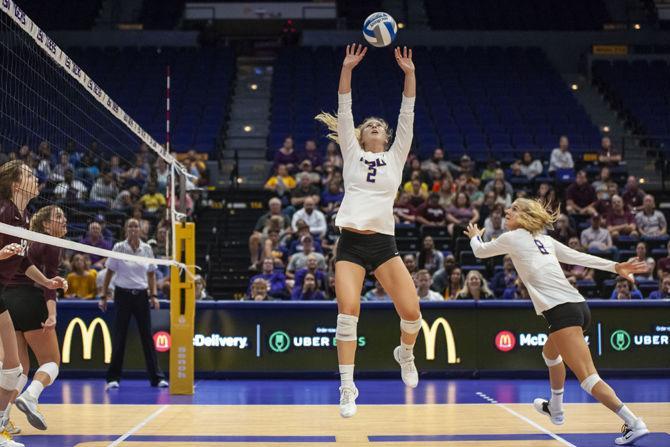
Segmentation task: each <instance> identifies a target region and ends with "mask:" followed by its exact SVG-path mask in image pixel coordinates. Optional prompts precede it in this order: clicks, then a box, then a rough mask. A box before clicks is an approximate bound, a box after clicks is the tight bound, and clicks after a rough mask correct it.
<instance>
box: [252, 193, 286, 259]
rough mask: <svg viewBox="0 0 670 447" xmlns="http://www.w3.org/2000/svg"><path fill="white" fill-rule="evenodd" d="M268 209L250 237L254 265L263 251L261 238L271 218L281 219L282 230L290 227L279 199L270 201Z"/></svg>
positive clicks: (275, 198)
mask: <svg viewBox="0 0 670 447" xmlns="http://www.w3.org/2000/svg"><path fill="white" fill-rule="evenodd" d="M268 208H269V211H268V212H267V213H265V214H263V215H262V216H261V217H259V218H258V220H257V221H256V226H255V227H254V231H253V233H252V234H251V236H249V256H250V259H251V264H252V265H254V264H255V263H256V262H258V256H259V253H260V251H261V243H262V241H261V237H262V235H263V234H262V231H263V229H264V228H265V226H266V225H267V222H268V221H269V220H270V218H271V217H272V216H278V217H280V218H281V220H282V225H281V230H286V229H288V228H289V226H290V221H289V219H288V217H286V215H285V214H284V213H283V212H282V205H281V200H279V199H278V198H277V197H273V198H271V199H270V200H269V201H268ZM278 233H279V232H278Z"/></svg>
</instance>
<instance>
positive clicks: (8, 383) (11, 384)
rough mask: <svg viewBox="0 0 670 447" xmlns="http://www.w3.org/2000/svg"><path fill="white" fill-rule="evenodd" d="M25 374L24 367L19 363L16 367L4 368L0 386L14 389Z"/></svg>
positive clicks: (6, 389) (0, 373)
mask: <svg viewBox="0 0 670 447" xmlns="http://www.w3.org/2000/svg"><path fill="white" fill-rule="evenodd" d="M22 375H23V367H22V366H21V365H20V364H19V366H17V367H16V368H10V369H3V370H2V371H0V388H2V389H3V390H5V391H14V390H15V389H16V386H17V385H18V384H19V380H21V376H22Z"/></svg>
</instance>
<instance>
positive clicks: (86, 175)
mask: <svg viewBox="0 0 670 447" xmlns="http://www.w3.org/2000/svg"><path fill="white" fill-rule="evenodd" d="M98 165H99V162H98V160H97V159H94V158H93V157H92V156H91V154H83V155H82V157H81V160H80V161H79V164H78V166H79V167H78V168H77V169H76V171H75V174H76V176H77V178H79V179H81V180H83V181H84V182H85V183H88V184H91V183H93V182H94V181H95V179H97V178H98V176H99V175H100V167H99V166H98Z"/></svg>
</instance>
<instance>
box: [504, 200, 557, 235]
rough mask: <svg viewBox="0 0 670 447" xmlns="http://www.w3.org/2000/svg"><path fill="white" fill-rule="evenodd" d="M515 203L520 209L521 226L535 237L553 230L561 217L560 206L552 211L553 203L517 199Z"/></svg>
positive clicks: (518, 219)
mask: <svg viewBox="0 0 670 447" xmlns="http://www.w3.org/2000/svg"><path fill="white" fill-rule="evenodd" d="M514 203H515V204H516V205H517V207H518V209H519V217H518V218H517V221H518V222H519V225H520V226H521V228H524V229H526V230H528V231H529V232H530V233H531V234H534V235H535V234H538V233H540V232H541V231H543V230H545V229H549V230H550V229H552V228H553V227H554V222H556V221H557V220H558V217H559V216H560V215H561V209H560V206H559V207H557V208H556V209H552V206H551V203H549V202H545V201H544V200H540V199H516V200H515V201H514Z"/></svg>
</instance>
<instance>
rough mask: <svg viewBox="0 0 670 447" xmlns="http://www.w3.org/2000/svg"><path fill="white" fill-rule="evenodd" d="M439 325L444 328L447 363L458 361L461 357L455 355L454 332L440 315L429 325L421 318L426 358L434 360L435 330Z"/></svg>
mask: <svg viewBox="0 0 670 447" xmlns="http://www.w3.org/2000/svg"><path fill="white" fill-rule="evenodd" d="M440 327H442V329H444V338H445V341H446V343H447V363H450V364H451V363H459V362H460V361H461V359H459V358H458V357H457V356H456V341H455V340H454V333H453V332H452V331H451V326H450V325H449V322H448V321H447V320H445V319H444V318H442V317H439V318H437V319H436V320H435V321H433V324H432V325H431V326H428V322H426V320H421V330H422V331H423V338H424V339H425V341H426V360H435V337H437V330H438V329H439V328H440Z"/></svg>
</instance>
